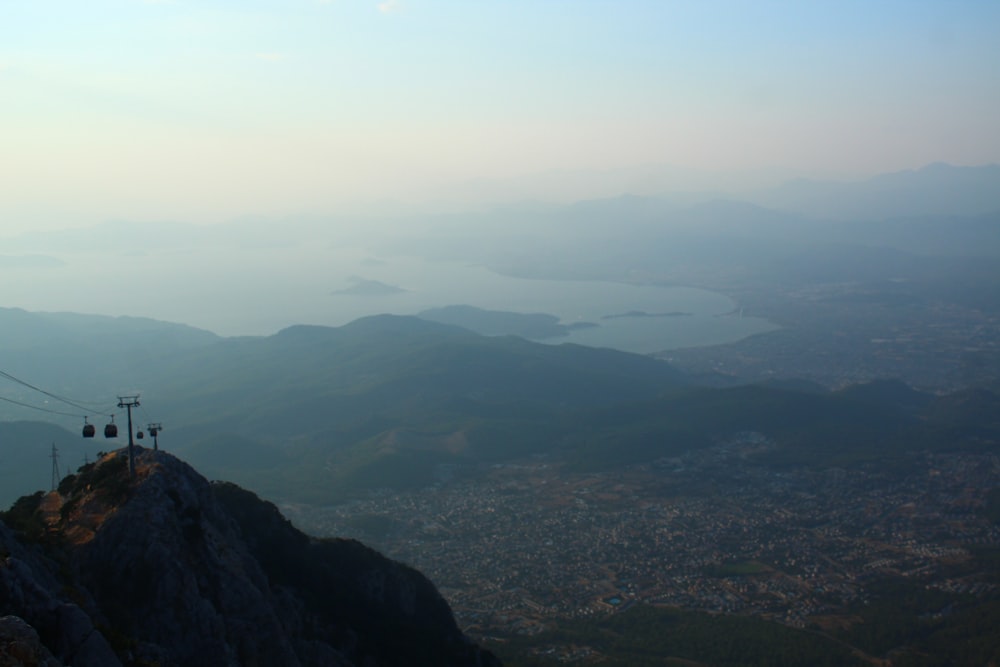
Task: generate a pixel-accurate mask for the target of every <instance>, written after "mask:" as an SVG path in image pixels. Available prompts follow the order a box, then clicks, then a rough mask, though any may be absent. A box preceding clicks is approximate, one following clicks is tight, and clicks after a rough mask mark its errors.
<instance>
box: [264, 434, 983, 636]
mask: <svg viewBox="0 0 1000 667" xmlns="http://www.w3.org/2000/svg"><path fill="white" fill-rule="evenodd" d="M743 445H744V447H743V449H742V450H741V448H740V447H738V446H737V447H733V444H732V443H727V444H724V445H720V446H719V447H717V448H715V449H713V450H708V451H704V452H701V453H697V454H689V455H687V456H685V457H681V458H678V459H669V460H662V461H659V462H657V463H655V464H650V465H643V466H638V467H631V468H628V469H623V470H617V471H609V472H605V473H599V474H581V473H574V472H570V471H568V470H567V469H566V468H565V467H564V466H562V465H560V464H558V463H555V462H551V461H547V460H544V459H536V460H532V461H528V462H524V463H521V464H518V465H497V466H494V467H492V468H491V469H490V470H488V471H486V472H485V473H483V472H482V471H480V473H479V474H476V475H474V476H468V477H465V478H462V476H461V475H459V476H458V477H457V478H456V479H455V480H454V481H452V482H451V483H449V484H448V485H444V486H441V487H439V488H436V489H425V490H422V491H418V492H413V493H406V494H395V493H383V494H378V495H375V496H373V497H371V498H369V499H366V500H363V501H356V502H354V503H351V504H349V505H344V506H337V507H332V508H323V509H317V508H303V507H284V508H283V511H285V512H286V513H287V514H288V515H289V516H290V517H292V518H293V520H294V521H295V522H296V523H298V524H299V525H301V526H302V527H303V528H305V529H306V530H308V531H309V532H312V533H314V534H321V535H340V536H351V537H357V538H358V539H361V540H362V541H365V542H367V543H369V544H372V545H373V546H375V547H376V548H378V549H380V550H382V551H384V552H385V553H387V554H388V555H390V556H392V557H394V558H396V559H399V560H402V561H404V562H407V563H410V564H412V565H414V566H416V567H417V568H419V569H420V570H421V571H423V572H425V573H426V574H427V575H428V576H429V577H430V578H431V579H432V580H433V581H434V582H435V583H436V584H437V585H438V587H439V588H440V589H441V591H442V593H443V594H444V595H445V596H446V598H447V599H448V600H449V602H450V603H451V605H452V607H453V609H454V611H455V613H456V616H457V617H458V619H459V621H460V622H461V623H462V624H463V625H464V627H465V628H466V630H468V631H470V632H472V633H473V634H480V635H489V634H490V633H493V632H520V633H533V632H537V631H539V630H541V629H542V628H544V626H545V623H546V621H547V620H550V619H553V618H579V617H586V616H590V615H594V614H607V613H613V612H615V611H616V610H621V609H624V608H627V607H628V606H630V605H631V604H634V603H636V602H643V603H648V604H659V605H672V606H678V607H683V608H686V609H697V610H704V611H709V612H726V613H740V614H758V615H762V616H765V617H768V618H772V619H774V620H778V621H780V622H783V623H786V624H789V625H792V626H796V627H803V626H805V625H807V624H809V623H810V622H815V619H819V618H823V617H828V616H831V615H836V614H838V613H841V612H844V611H845V610H847V609H848V607H849V606H850V605H852V604H854V603H857V602H863V601H864V600H865V598H866V595H867V592H866V591H867V585H868V584H869V583H870V582H873V581H874V580H875V579H877V578H879V577H884V576H886V575H887V574H894V575H899V576H905V577H913V578H918V579H919V580H920V581H922V582H926V583H927V585H930V586H936V587H939V588H942V589H944V590H956V591H965V592H972V593H975V592H977V591H978V592H980V593H982V592H985V591H987V590H990V587H991V585H990V584H989V583H988V582H987V581H986V579H987V578H988V577H987V576H985V575H987V574H988V573H978V572H968V571H966V569H963V568H962V564H963V563H967V562H969V561H970V552H969V548H970V547H971V546H972V545H991V546H994V547H996V546H1000V526H998V525H996V524H995V523H993V522H991V521H990V520H989V519H988V518H987V517H986V516H985V514H984V512H983V506H984V502H985V496H986V493H987V491H989V489H991V488H993V487H995V486H997V485H998V484H1000V458H998V457H996V456H993V455H984V454H949V455H930V454H915V455H913V457H912V460H910V461H908V462H907V463H906V465H903V466H899V468H898V469H894V470H886V469H884V468H880V469H875V468H871V469H865V468H857V469H832V470H825V471H811V470H807V469H797V470H793V469H790V470H784V471H775V470H773V469H769V468H765V467H762V466H756V465H754V464H753V459H752V457H746V456H745V450H746V448H759V447H760V446H761V443H760V442H759V441H755V439H754V438H753V437H748V438H747V439H746V441H745V442H744V443H743ZM366 519H368V520H367V521H366ZM956 572H959V573H961V574H960V575H956V574H955V573H956Z"/></svg>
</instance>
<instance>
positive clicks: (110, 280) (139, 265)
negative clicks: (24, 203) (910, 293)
mask: <svg viewBox="0 0 1000 667" xmlns="http://www.w3.org/2000/svg"><path fill="white" fill-rule="evenodd" d="M56 257H57V258H58V259H60V260H62V261H64V262H65V265H64V266H61V267H58V266H57V267H34V268H33V267H22V268H17V269H8V270H7V273H8V274H9V275H12V276H15V277H16V280H14V281H13V283H11V286H10V288H9V290H8V291H9V292H10V293H12V294H11V295H12V296H15V294H16V296H17V297H18V298H15V299H12V302H11V303H10V304H9V305H12V306H19V307H23V308H26V309H33V310H40V311H70V312H86V313H99V314H108V315H116V316H117V315H127V316H145V317H153V318H156V319H162V320H167V321H173V322H180V323H184V324H188V325H191V326H195V327H199V328H204V329H208V330H210V331H213V332H215V333H218V334H220V335H225V336H238V335H270V334H273V333H275V332H277V331H279V330H280V329H282V328H285V327H287V326H291V325H294V324H318V325H325V326H341V325H343V324H347V323H348V322H351V321H353V320H355V319H358V318H360V317H365V316H368V315H377V314H382V313H390V314H395V315H415V314H417V313H420V312H421V311H423V310H427V309H430V308H440V307H444V306H449V305H471V306H475V307H477V308H482V309H485V310H500V311H509V312H515V313H547V314H550V315H554V316H556V317H558V318H559V320H560V321H561V323H563V324H575V323H583V322H589V323H593V324H597V325H599V326H596V327H591V328H581V329H577V330H573V331H571V332H570V335H568V336H565V337H558V338H551V339H548V340H547V341H546V342H552V343H561V342H574V343H580V344H584V345H594V346H601V347H613V348H616V349H622V350H626V351H631V352H641V353H650V352H657V351H660V350H666V349H673V348H678V347H688V346H692V345H705V344H715V343H723V342H731V341H734V340H738V339H740V338H742V337H744V336H747V335H750V334H753V333H758V332H762V331H767V330H770V329H772V328H773V326H772V325H770V324H769V323H768V322H766V321H764V320H761V319H759V318H753V317H739V315H738V313H737V312H735V311H737V309H738V306H737V304H735V303H734V302H733V301H732V300H731V299H729V298H728V297H726V296H724V295H722V294H717V293H713V292H709V291H706V290H701V289H693V288H685V287H654V286H633V285H626V284H620V283H611V282H602V281H558V280H528V279H522V278H513V277H509V276H503V275H500V274H497V273H494V272H492V271H490V270H489V269H487V268H485V267H482V266H476V265H473V264H468V263H462V262H437V261H428V260H425V259H422V258H416V257H395V256H394V257H376V256H373V255H372V254H370V253H368V252H367V251H365V250H362V249H353V248H338V249H331V248H329V247H324V246H314V247H301V246H292V247H289V248H287V249H275V248H267V249H253V248H250V249H241V250H239V251H232V252H229V253H226V254H220V253H219V252H218V251H217V249H213V248H208V249H201V250H192V249H188V250H184V251H177V250H166V251H163V252H147V253H133V254H123V255H114V256H109V255H103V254H89V253H83V254H73V253H65V254H62V253H60V254H59V255H56ZM359 280H365V281H377V282H378V283H381V284H382V285H385V286H387V287H394V288H399V289H400V290H402V291H398V292H394V293H385V294H351V293H339V292H344V291H349V290H350V289H351V288H352V287H353V286H355V285H356V284H357V282H358V281H359ZM387 291H388V290H387ZM634 312H644V313H647V314H650V315H663V314H672V316H665V317H664V316H661V317H613V318H611V319H603V318H607V317H608V316H620V315H623V314H626V313H634Z"/></svg>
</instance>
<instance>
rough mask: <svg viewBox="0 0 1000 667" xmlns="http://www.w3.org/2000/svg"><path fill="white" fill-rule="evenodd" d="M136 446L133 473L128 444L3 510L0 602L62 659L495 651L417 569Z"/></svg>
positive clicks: (411, 656)
mask: <svg viewBox="0 0 1000 667" xmlns="http://www.w3.org/2000/svg"><path fill="white" fill-rule="evenodd" d="M138 452H139V454H138V456H137V466H136V478H135V480H134V481H130V480H129V477H128V472H127V463H126V461H127V457H126V455H125V451H124V450H119V451H117V452H113V453H111V454H108V455H106V456H105V457H104V458H102V459H101V460H100V461H98V462H96V463H93V464H90V465H88V466H85V467H84V468H82V469H81V470H80V472H79V474H77V475H71V476H69V477H67V478H65V479H64V480H63V481H62V483H61V484H60V489H59V492H58V493H52V494H48V495H45V494H42V493H38V494H36V495H34V496H26V497H23V498H22V499H21V500H19V501H18V502H17V503H16V504H15V505H14V506H13V507H12V508H11V510H10V511H8V512H6V513H4V514H3V516H2V518H3V520H4V523H3V524H0V541H2V549H3V553H4V556H5V558H4V560H3V561H2V562H0V615H4V616H9V615H13V616H17V617H19V618H21V619H23V621H25V622H26V623H27V624H28V625H30V626H31V627H32V628H33V629H34V631H35V633H36V635H37V638H38V639H39V640H40V643H41V645H42V646H43V647H44V648H45V650H46V651H47V652H48V654H49V655H51V656H55V658H56V659H58V660H59V661H60V662H61V663H63V664H68V663H72V664H74V665H95V666H97V665H100V666H102V667H103V666H107V665H115V664H124V665H151V664H158V665H164V666H166V665H354V664H358V665H361V664H363V665H403V664H440V665H495V664H498V663H497V662H496V660H495V659H494V658H493V657H492V656H491V655H490V654H489V653H486V652H484V651H481V650H480V649H478V648H477V647H475V646H474V645H473V644H471V643H470V642H468V641H467V640H466V639H465V638H464V637H463V636H462V634H461V632H459V630H458V628H457V627H456V625H455V622H454V619H453V618H452V615H451V612H450V610H449V608H448V605H447V603H446V602H445V601H444V599H443V598H442V597H441V596H440V594H438V592H437V590H436V589H435V588H434V586H433V585H432V584H431V583H430V582H429V581H427V579H426V578H424V577H423V576H422V575H420V574H419V573H418V572H416V571H415V570H413V569H411V568H409V567H407V566H404V565H401V564H399V563H396V562H393V561H390V560H389V559H387V558H385V557H383V556H381V555H380V554H378V553H377V552H375V551H373V550H371V549H368V548H367V547H365V546H363V545H361V544H360V543H357V542H355V541H352V540H338V539H331V540H314V539H312V538H309V537H307V536H305V535H303V534H302V533H300V532H299V531H297V530H295V529H294V528H293V527H292V526H291V525H290V524H289V523H288V522H287V521H286V520H285V519H284V518H283V517H282V516H281V515H280V514H279V512H278V511H277V509H276V508H275V507H274V506H273V505H270V504H268V503H265V502H263V501H261V500H259V499H258V498H257V497H256V496H254V495H253V494H251V493H249V492H247V491H243V490H242V489H239V488H238V487H235V486H233V485H229V484H215V485H212V484H209V483H208V481H207V480H205V479H204V478H203V477H201V476H200V475H199V474H198V473H196V472H195V471H194V470H193V469H192V468H191V467H190V466H188V465H187V464H185V463H183V462H181V461H180V460H178V459H176V458H175V457H173V456H171V455H169V454H165V453H163V452H153V451H150V450H143V449H142V448H139V449H138ZM4 524H5V525H4ZM19 630H20V631H22V636H29V635H30V632H28V631H27V630H25V628H23V627H19ZM36 657H37V656H36ZM43 657H44V656H43Z"/></svg>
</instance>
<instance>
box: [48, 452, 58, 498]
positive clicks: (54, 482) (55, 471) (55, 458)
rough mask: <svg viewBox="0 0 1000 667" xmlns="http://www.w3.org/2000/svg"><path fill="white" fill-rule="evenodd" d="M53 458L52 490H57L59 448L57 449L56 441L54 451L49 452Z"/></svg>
mask: <svg viewBox="0 0 1000 667" xmlns="http://www.w3.org/2000/svg"><path fill="white" fill-rule="evenodd" d="M49 456H50V457H51V458H52V490H53V491H55V490H56V489H57V488H59V450H58V449H56V443H54V442H53V443H52V453H51V454H49Z"/></svg>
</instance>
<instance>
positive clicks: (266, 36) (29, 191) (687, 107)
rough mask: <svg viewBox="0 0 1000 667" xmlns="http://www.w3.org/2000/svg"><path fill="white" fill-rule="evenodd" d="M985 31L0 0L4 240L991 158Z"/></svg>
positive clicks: (581, 1) (995, 57)
mask: <svg viewBox="0 0 1000 667" xmlns="http://www.w3.org/2000/svg"><path fill="white" fill-rule="evenodd" d="M998 34H1000V3H998V2H995V1H993V0H985V1H979V2H975V1H966V0H956V1H954V2H938V1H934V2H927V1H921V0H906V1H896V0H880V1H879V2H870V1H866V2H854V1H852V0H847V1H843V0H841V1H836V2H830V1H826V0H816V1H811V2H791V1H789V2H770V1H767V0H758V1H755V2H744V1H735V0H732V1H719V0H705V1H702V2H673V1H671V0H615V1H612V0H575V1H569V0H532V1H530V2H529V1H528V0H504V1H500V0H449V1H447V2H445V1H442V0H384V1H382V2H379V1H377V0H238V1H237V0H87V2H79V1H78V0H45V1H34V0H0V237H2V236H3V235H4V234H5V233H6V234H12V233H19V232H23V231H27V230H38V229H60V228H68V227H82V226H87V225H93V224H97V223H100V222H104V221H108V220H127V221H134V222H135V223H137V224H138V223H142V222H149V221H163V220H172V221H183V222H194V223H219V222H226V221H229V220H233V219H237V218H240V217H241V216H289V215H298V214H322V213H330V212H334V211H338V210H348V209H351V207H364V206H367V205H369V204H372V203H377V202H397V203H402V205H408V204H411V203H412V204H416V203H417V202H428V201H431V202H433V201H435V200H438V199H441V200H444V199H447V198H448V197H449V196H450V195H452V194H454V193H456V192H459V191H462V188H463V187H466V186H469V184H477V183H479V184H481V183H490V182H503V181H517V180H518V179H521V181H522V182H523V181H524V180H530V179H531V178H532V177H533V175H535V174H545V173H549V174H551V173H572V172H588V173H589V172H594V173H598V174H599V173H604V172H612V171H615V170H629V169H640V168H648V167H649V166H651V165H670V166H672V167H676V168H681V169H686V170H695V171H701V172H720V173H721V172H739V173H744V172H746V173H750V172H755V171H761V170H779V171H781V172H782V173H786V172H787V173H799V172H801V173H805V174H834V175H837V176H838V177H844V176H865V175H871V174H876V173H881V172H886V171H895V170H901V169H910V168H917V167H920V166H922V165H925V164H927V163H930V162H936V161H944V162H949V163H952V164H959V165H979V164H987V163H994V162H998V161H1000V121H998V120H997V119H1000V39H997V38H996V36H997V35H998ZM466 189H468V188H467V187H466Z"/></svg>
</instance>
